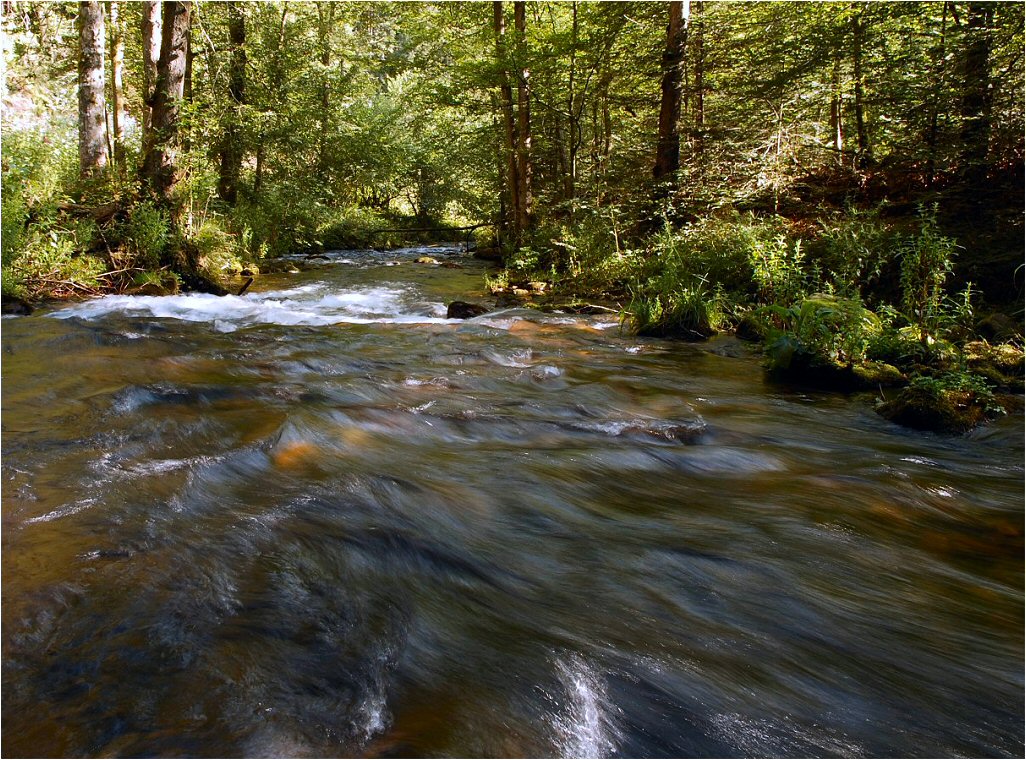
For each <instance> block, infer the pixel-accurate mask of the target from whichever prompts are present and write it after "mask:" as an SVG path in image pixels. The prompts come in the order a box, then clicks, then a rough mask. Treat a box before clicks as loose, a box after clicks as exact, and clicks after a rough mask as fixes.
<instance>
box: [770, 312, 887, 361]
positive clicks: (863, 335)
mask: <svg viewBox="0 0 1026 760" xmlns="http://www.w3.org/2000/svg"><path fill="white" fill-rule="evenodd" d="M763 313H764V314H767V315H769V316H770V317H772V318H773V319H774V320H775V321H776V327H777V329H775V330H771V331H770V333H769V336H768V342H767V345H766V358H767V364H768V366H769V368H770V369H771V370H783V369H787V368H788V367H789V366H790V365H791V363H792V362H793V361H794V359H795V357H796V356H808V357H811V358H813V359H815V360H817V361H820V362H831V363H834V364H838V365H845V366H849V367H850V366H852V365H855V364H858V363H861V362H863V361H865V359H866V350H867V346H868V344H869V341H870V340H871V339H872V338H873V336H875V335H877V334H878V333H879V331H880V320H879V318H878V317H877V316H876V315H875V314H874V313H873V312H871V311H870V310H869V309H866V308H865V307H864V306H863V305H862V302H861V301H859V300H857V299H848V298H838V297H836V296H832V295H827V294H823V293H819V294H816V295H814V296H810V297H809V298H806V299H805V300H804V301H802V302H801V304H798V305H795V306H791V307H784V306H780V305H776V304H775V305H772V306H769V307H766V308H765V309H764V310H763Z"/></svg>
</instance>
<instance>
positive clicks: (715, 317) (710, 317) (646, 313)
mask: <svg viewBox="0 0 1026 760" xmlns="http://www.w3.org/2000/svg"><path fill="white" fill-rule="evenodd" d="M628 314H629V321H630V323H631V326H632V327H633V329H634V331H635V332H636V333H637V334H638V335H650V336H655V337H675V338H686V339H688V340H702V339H704V338H708V337H709V336H710V335H712V334H714V333H715V332H716V330H715V328H716V325H718V324H719V323H720V320H721V312H720V304H719V299H717V298H716V296H715V295H713V296H710V295H709V293H708V292H707V291H706V290H705V288H704V286H703V285H702V283H697V284H695V285H693V286H690V287H684V286H678V287H676V288H674V289H672V290H668V291H665V292H662V293H657V294H655V295H643V294H637V295H635V296H634V297H633V298H632V299H631V303H630V306H629V307H628Z"/></svg>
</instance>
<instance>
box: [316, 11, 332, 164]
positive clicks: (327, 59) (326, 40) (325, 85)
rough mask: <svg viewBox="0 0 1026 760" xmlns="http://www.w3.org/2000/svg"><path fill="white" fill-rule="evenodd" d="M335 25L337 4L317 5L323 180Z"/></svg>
mask: <svg viewBox="0 0 1026 760" xmlns="http://www.w3.org/2000/svg"><path fill="white" fill-rule="evenodd" d="M334 23H335V4H334V3H318V4H317V36H318V38H319V39H318V42H319V45H320V48H321V112H320V114H319V116H318V122H319V125H318V126H319V130H318V131H319V134H318V136H317V173H318V175H320V177H321V179H322V180H324V179H326V178H327V172H328V145H327V143H328V124H329V121H330V119H331V87H330V82H329V73H328V70H329V67H330V66H331V43H330V36H329V35H330V34H331V28H332V27H333V26H334Z"/></svg>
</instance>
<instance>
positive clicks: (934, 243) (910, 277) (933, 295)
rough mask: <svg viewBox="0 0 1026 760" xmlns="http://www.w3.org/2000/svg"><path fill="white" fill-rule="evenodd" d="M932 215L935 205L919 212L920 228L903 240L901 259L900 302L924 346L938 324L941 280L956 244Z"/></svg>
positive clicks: (940, 316)
mask: <svg viewBox="0 0 1026 760" xmlns="http://www.w3.org/2000/svg"><path fill="white" fill-rule="evenodd" d="M936 215H937V209H936V208H934V209H933V210H932V211H930V212H926V211H923V212H922V213H921V223H920V230H919V232H918V234H916V235H913V236H912V237H910V238H909V239H908V240H907V241H906V243H905V245H904V247H903V251H902V259H901V290H902V306H903V308H904V310H905V314H906V315H907V316H908V319H909V321H910V322H911V323H912V324H913V325H914V326H915V327H916V328H918V330H919V334H920V340H921V341H922V343H923V345H924V346H925V345H926V344H927V342H928V340H929V338H930V335H931V333H933V332H935V331H936V330H937V329H938V327H939V326H940V320H941V318H942V315H943V311H942V305H943V301H944V282H945V280H947V278H948V275H949V274H951V268H952V265H953V262H954V256H955V249H956V248H957V247H958V246H957V245H956V244H955V241H954V240H952V239H951V238H949V237H947V236H945V235H943V234H941V232H940V230H939V228H938V226H937V216H936Z"/></svg>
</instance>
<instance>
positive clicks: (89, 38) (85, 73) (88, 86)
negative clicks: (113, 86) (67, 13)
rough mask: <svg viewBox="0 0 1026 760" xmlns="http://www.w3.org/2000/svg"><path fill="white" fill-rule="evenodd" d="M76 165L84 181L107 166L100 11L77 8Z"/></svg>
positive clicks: (85, 5)
mask: <svg viewBox="0 0 1026 760" xmlns="http://www.w3.org/2000/svg"><path fill="white" fill-rule="evenodd" d="M78 39H79V55H78V161H79V176H81V177H82V178H83V179H85V178H87V177H94V176H97V175H99V174H100V173H101V172H102V171H103V168H104V167H105V166H106V165H107V160H108V158H109V156H108V154H107V139H106V125H107V124H106V112H107V105H106V101H105V99H104V75H103V48H104V39H103V7H102V6H101V5H100V3H99V2H96V0H93V1H92V2H80V3H79V4H78Z"/></svg>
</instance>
